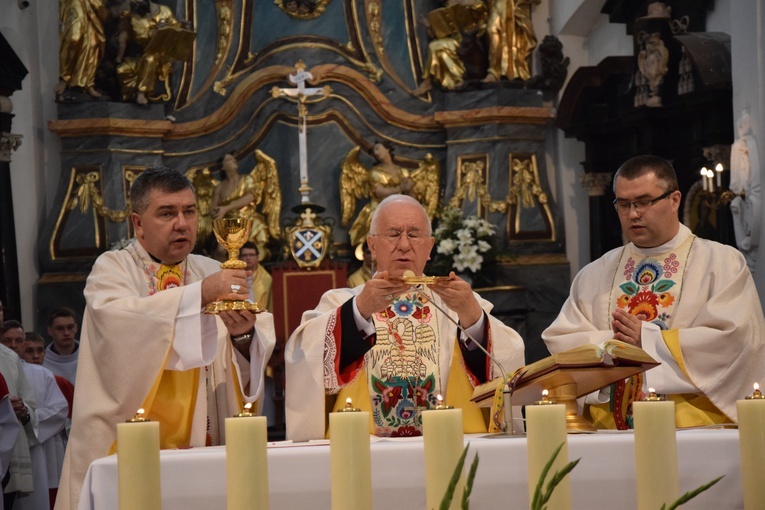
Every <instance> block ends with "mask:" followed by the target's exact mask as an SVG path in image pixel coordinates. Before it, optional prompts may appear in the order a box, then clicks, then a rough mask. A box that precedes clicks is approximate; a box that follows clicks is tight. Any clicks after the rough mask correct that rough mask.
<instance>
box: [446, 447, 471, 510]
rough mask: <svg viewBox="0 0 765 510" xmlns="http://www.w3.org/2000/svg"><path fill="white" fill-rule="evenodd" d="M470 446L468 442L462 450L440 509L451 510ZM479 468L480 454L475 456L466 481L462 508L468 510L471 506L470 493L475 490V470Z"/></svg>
mask: <svg viewBox="0 0 765 510" xmlns="http://www.w3.org/2000/svg"><path fill="white" fill-rule="evenodd" d="M469 447H470V444H469V443H468V444H467V446H465V449H464V450H462V455H460V458H459V460H458V461H457V465H456V466H455V467H454V473H452V477H451V478H450V479H449V485H448V486H447V487H446V492H444V497H443V499H441V505H440V506H439V507H438V508H439V510H449V506H450V505H451V504H452V499H453V498H454V491H455V489H456V488H457V483H458V482H459V480H460V476H462V466H464V465H465V456H467V451H468V448H469ZM477 469H478V454H476V456H475V457H474V458H473V463H472V464H471V465H470V472H469V473H468V477H467V480H466V481H465V490H464V491H463V492H462V501H461V503H460V508H461V509H462V510H468V509H469V508H470V493H471V492H472V491H473V480H474V479H475V472H476V470H477Z"/></svg>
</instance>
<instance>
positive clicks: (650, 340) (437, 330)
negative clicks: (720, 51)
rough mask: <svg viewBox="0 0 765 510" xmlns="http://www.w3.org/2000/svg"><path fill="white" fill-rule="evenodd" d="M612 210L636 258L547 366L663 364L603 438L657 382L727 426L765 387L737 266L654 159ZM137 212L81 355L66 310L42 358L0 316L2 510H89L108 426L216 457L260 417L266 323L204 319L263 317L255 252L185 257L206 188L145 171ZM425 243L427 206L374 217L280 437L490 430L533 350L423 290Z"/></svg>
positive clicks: (602, 282) (289, 379) (333, 297)
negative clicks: (599, 357)
mask: <svg viewBox="0 0 765 510" xmlns="http://www.w3.org/2000/svg"><path fill="white" fill-rule="evenodd" d="M614 193H615V196H616V199H615V200H614V208H615V210H616V214H617V215H618V217H619V220H620V222H621V226H622V231H623V235H624V237H625V240H626V243H625V245H624V246H622V247H620V248H618V249H615V250H613V251H611V252H609V253H607V254H605V255H604V256H603V257H602V258H600V259H598V260H596V261H594V262H592V263H591V264H589V265H588V266H586V267H585V268H584V269H583V270H582V271H581V272H580V273H579V274H578V275H577V276H576V278H575V279H574V281H573V284H572V288H571V294H570V297H569V299H568V300H567V301H566V303H565V304H564V306H563V308H562V310H561V312H560V315H559V316H558V318H557V319H556V320H555V321H554V322H553V324H552V325H551V326H550V327H549V328H547V330H546V331H545V332H544V333H543V339H544V341H545V342H546V344H547V346H548V349H549V350H550V351H551V352H553V353H556V352H560V351H564V350H567V349H571V348H573V347H577V346H579V345H583V344H588V343H590V344H601V343H603V342H605V341H607V340H610V339H617V340H621V341H624V342H628V343H630V344H633V345H635V346H638V347H642V348H643V349H644V350H646V351H647V352H648V353H649V354H651V355H652V356H653V357H655V358H656V359H657V360H659V361H661V365H659V366H658V367H655V368H652V369H650V370H649V371H647V372H646V373H645V374H642V375H641V376H639V377H635V378H631V379H629V380H626V381H623V382H621V383H619V384H617V389H618V387H619V385H621V389H618V391H616V392H614V394H613V395H612V394H611V389H610V388H604V389H603V390H600V391H597V392H595V393H593V394H591V395H588V396H587V397H586V398H585V399H583V400H582V402H581V404H582V406H583V408H584V411H585V413H586V414H587V415H588V417H589V418H590V419H591V420H592V421H593V422H594V423H595V424H596V425H597V426H598V427H601V428H628V427H630V426H631V424H632V420H631V403H632V402H633V401H634V400H635V399H637V398H640V396H641V395H642V393H644V392H645V391H646V389H647V387H648V385H649V384H650V386H651V387H652V388H655V389H656V391H657V392H658V393H661V394H665V395H667V397H668V398H669V399H671V400H673V401H675V403H676V422H677V425H678V426H679V427H691V426H698V425H708V424H719V423H735V422H736V420H737V416H736V407H735V401H736V399H737V398H739V397H740V396H741V395H744V394H746V393H747V390H751V387H750V386H749V385H750V384H751V381H757V380H765V351H764V350H763V349H765V348H764V347H763V343H762V341H761V339H760V337H759V332H760V331H763V330H765V319H763V313H762V308H761V305H760V301H759V299H758V296H757V292H756V289H755V286H754V282H753V279H752V276H751V274H750V273H749V270H748V269H747V265H746V263H745V260H744V258H743V256H742V255H741V254H740V253H739V252H738V251H737V250H735V249H733V248H731V247H728V246H723V245H720V244H718V243H715V242H712V241H707V240H703V239H699V238H697V237H696V236H694V235H693V234H692V233H691V232H690V230H689V229H688V228H687V227H685V226H684V225H682V224H681V223H680V220H679V214H678V210H679V207H680V201H681V192H680V191H679V188H678V183H677V177H676V175H675V172H674V169H673V168H672V166H671V164H670V163H668V162H667V161H665V160H663V159H661V158H658V157H654V156H638V157H635V158H632V159H630V160H628V161H627V162H625V163H624V164H623V165H622V166H621V167H620V168H619V170H618V171H617V172H616V175H615V178H614ZM130 200H131V203H132V207H133V212H132V214H131V221H132V223H133V226H134V229H135V233H136V240H135V242H133V243H132V244H131V245H129V246H128V247H126V248H123V249H121V250H119V251H110V252H107V253H104V254H102V255H101V256H100V257H99V258H98V259H97V260H96V262H95V264H94V266H93V268H92V271H91V273H90V275H89V277H88V279H87V283H86V286H85V291H84V295H85V300H86V308H85V311H84V316H83V318H82V330H81V331H80V334H79V340H78V331H79V327H78V324H77V317H76V315H75V313H74V312H73V311H72V310H70V309H67V308H59V309H57V310H55V311H54V312H53V313H52V314H51V315H50V318H49V322H48V330H47V335H48V336H49V337H50V342H49V344H48V346H47V348H46V347H44V341H43V339H42V338H41V337H40V336H39V335H38V334H36V333H35V332H31V331H25V330H24V328H23V327H22V325H21V324H20V323H19V322H16V321H14V320H6V321H4V322H3V321H2V307H1V306H0V323H1V324H2V327H1V328H0V340H1V342H0V343H2V345H0V474H2V475H3V491H4V501H3V503H4V507H5V508H6V509H9V508H14V509H18V508H22V509H23V508H35V509H42V508H49V507H51V506H52V505H53V504H54V503H53V502H54V500H55V508H56V509H62V510H65V509H72V508H77V506H78V501H79V499H80V491H81V488H82V483H83V479H84V477H85V473H86V471H87V469H88V466H89V465H90V463H91V462H92V461H94V460H96V459H98V458H100V457H104V456H107V455H109V454H111V453H114V452H115V451H116V450H117V448H118V445H117V444H116V424H117V423H120V422H124V421H125V420H127V419H129V418H131V417H132V416H133V414H134V413H135V411H136V410H137V409H139V408H143V409H144V410H145V413H146V415H147V416H148V417H149V418H150V419H151V420H156V421H158V422H159V423H160V444H161V448H163V449H167V448H183V447H189V446H199V447H201V446H209V445H216V444H223V443H224V442H225V437H224V427H223V420H224V419H225V418H226V417H228V416H232V415H233V414H235V413H236V412H238V410H240V409H241V406H242V405H243V404H244V403H245V402H250V403H253V404H254V405H255V409H256V410H257V412H259V413H261V414H267V413H268V404H267V402H268V398H267V395H265V393H267V392H268V388H269V384H268V381H267V378H266V377H265V376H266V364H267V362H268V360H269V358H270V356H271V353H272V350H273V348H274V345H275V333H274V326H273V316H272V315H271V313H269V311H264V312H263V313H257V314H256V313H253V312H250V311H247V310H243V311H224V312H221V313H220V314H218V315H212V314H204V313H201V310H203V309H204V307H205V305H207V304H209V303H211V302H213V301H219V300H242V299H248V298H249V299H253V300H256V301H257V302H258V303H259V304H260V305H261V307H265V308H266V309H267V310H269V309H270V306H271V305H270V303H271V299H272V298H271V297H270V276H268V273H267V272H266V271H265V270H264V269H263V267H262V266H261V265H259V263H258V262H259V260H258V249H257V246H255V245H245V246H244V247H243V249H242V253H241V255H242V259H243V260H245V261H246V262H247V268H246V269H221V268H220V264H218V263H217V262H216V261H214V260H212V259H208V258H206V257H203V256H200V255H195V254H192V253H191V251H192V249H193V247H194V245H195V242H196V228H197V210H196V203H195V197H194V190H193V187H192V186H191V183H190V182H189V181H188V180H187V179H186V178H185V177H184V176H183V175H182V174H180V173H178V172H175V171H172V170H168V169H162V168H157V169H148V170H146V171H144V172H143V173H141V175H140V176H139V177H138V178H137V179H136V181H135V182H134V184H133V186H132V188H131V191H130ZM433 244H434V238H433V236H432V227H431V222H430V219H429V217H428V215H427V212H426V210H425V209H424V208H423V207H422V205H421V204H420V203H419V202H418V201H417V200H415V199H414V198H411V197H409V196H406V195H392V196H390V197H387V198H385V199H384V200H382V201H381V202H380V203H379V205H378V206H377V208H376V209H375V211H374V213H373V215H372V218H371V223H370V228H369V233H368V235H367V238H366V253H365V255H366V257H365V265H364V267H362V268H361V269H360V270H359V271H358V272H357V273H356V274H354V275H353V276H352V278H351V279H350V281H349V284H348V288H338V289H334V290H331V291H329V292H327V293H326V294H325V295H324V296H323V297H322V299H321V301H320V303H319V304H318V305H317V306H316V308H315V309H314V310H309V311H306V312H305V313H304V314H303V318H302V322H301V325H300V326H299V327H298V328H297V329H296V330H295V331H294V332H293V333H292V335H291V337H290V339H289V340H288V342H287V344H286V347H285V352H284V357H285V364H286V377H285V379H286V395H285V397H286V401H285V406H286V409H285V411H286V428H287V430H286V434H287V438H288V439H291V440H294V441H306V440H311V439H323V438H325V437H327V436H328V435H329V433H330V432H331V431H329V430H327V420H326V415H327V413H328V412H330V411H331V410H333V409H336V408H338V407H339V406H342V405H343V404H344V403H345V398H346V397H350V398H352V399H353V404H354V406H355V407H357V408H360V409H365V410H368V411H371V412H370V423H369V430H370V434H373V435H378V436H394V437H395V436H417V435H421V434H422V418H421V412H420V411H421V410H423V409H428V408H431V407H433V406H435V405H437V400H438V396H439V395H443V396H444V398H448V400H449V403H450V404H451V405H453V406H455V407H458V408H461V409H462V410H463V428H464V431H465V432H473V433H474V432H486V431H487V430H488V428H487V426H488V423H487V420H486V418H487V417H486V416H485V415H484V413H482V412H481V410H480V409H478V408H477V407H475V406H474V405H473V404H472V403H470V402H469V398H470V396H471V395H472V390H473V388H474V387H475V386H476V385H478V384H481V383H483V382H486V381H488V380H491V379H493V378H495V377H498V376H499V375H500V373H502V372H503V371H504V373H507V374H511V373H513V372H514V371H515V370H516V369H518V368H520V367H521V366H522V365H523V363H524V341H523V339H522V338H521V336H520V335H519V334H518V333H517V332H516V331H514V330H513V329H512V328H510V327H508V326H507V325H505V324H504V323H502V322H501V321H500V320H498V319H497V318H495V317H494V316H492V314H491V311H492V304H491V303H490V302H488V301H487V300H485V299H483V298H481V296H479V295H478V294H477V293H476V292H474V291H473V289H472V288H471V286H470V284H469V283H468V282H466V281H464V280H462V279H461V278H459V277H458V276H456V275H455V274H454V273H453V272H452V273H450V274H449V275H442V276H444V277H442V278H438V279H436V280H435V282H432V283H431V282H430V281H429V282H428V284H427V285H425V284H422V283H418V280H417V278H418V277H422V276H423V275H424V274H425V271H426V264H427V262H428V260H429V259H430V254H431V251H432V249H433ZM412 277H414V280H412ZM260 300H262V303H261V301H260ZM484 351H487V352H489V353H490V356H487V355H486V354H485V353H484ZM498 365H499V366H498ZM73 394H74V398H72V395H73ZM64 445H66V453H65V454H64Z"/></svg>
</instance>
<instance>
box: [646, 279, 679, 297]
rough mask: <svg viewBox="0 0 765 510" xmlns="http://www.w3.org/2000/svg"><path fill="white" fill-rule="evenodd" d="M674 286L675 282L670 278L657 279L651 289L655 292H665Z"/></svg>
mask: <svg viewBox="0 0 765 510" xmlns="http://www.w3.org/2000/svg"><path fill="white" fill-rule="evenodd" d="M674 286H675V282H673V281H672V280H659V281H658V282H656V283H655V284H654V285H653V286H652V287H651V290H652V291H653V292H655V293H656V294H659V293H661V292H667V291H668V290H669V289H671V288H672V287H674Z"/></svg>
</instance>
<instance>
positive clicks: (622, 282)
mask: <svg viewBox="0 0 765 510" xmlns="http://www.w3.org/2000/svg"><path fill="white" fill-rule="evenodd" d="M695 240H696V236H694V235H690V236H688V237H687V239H685V241H684V242H683V243H682V244H680V245H679V246H677V247H676V248H675V249H673V250H670V251H668V252H665V253H662V254H657V255H651V256H644V255H642V254H640V253H639V252H638V251H637V250H636V248H635V246H634V244H632V243H630V244H628V245H627V246H625V247H624V250H623V252H622V257H621V259H620V261H619V264H618V266H617V271H616V274H615V275H614V283H613V285H612V288H611V294H610V298H609V310H608V317H609V318H610V317H611V316H612V315H611V314H612V313H613V311H614V310H615V309H616V308H621V309H624V310H626V311H627V312H629V313H630V314H632V315H635V316H637V317H639V318H640V319H641V320H642V321H644V322H650V323H653V324H655V325H657V326H658V327H659V328H661V330H662V335H663V337H664V338H665V342H666V339H667V338H670V337H672V336H673V335H674V336H675V337H676V336H677V331H676V330H675V331H673V332H672V334H669V333H670V330H672V323H673V318H674V316H675V309H676V307H677V305H678V303H679V302H680V298H681V295H682V290H683V277H684V275H685V269H686V264H687V262H688V255H689V253H690V250H691V248H692V246H693V243H694V241H695ZM674 354H676V355H677V356H678V357H677V358H676V359H677V360H678V362H679V363H682V356H681V354H680V351H679V349H678V350H677V351H676V353H674ZM644 386H645V384H644V376H643V374H638V375H636V376H633V377H631V378H629V379H626V380H624V381H619V382H617V383H615V384H613V385H611V400H610V402H609V403H608V404H602V405H596V406H591V407H590V409H589V418H590V419H591V420H592V421H593V422H594V423H595V425H596V427H598V428H617V429H621V430H625V429H631V428H634V422H633V416H632V403H633V402H635V401H636V400H642V399H643V398H644V396H645V393H644V391H645V388H644ZM667 398H669V399H670V400H674V401H675V402H676V409H677V411H678V412H677V414H678V416H687V415H688V414H690V416H688V418H690V420H686V419H682V418H678V420H677V421H678V426H682V423H684V422H685V421H690V423H696V422H697V420H698V419H701V418H702V417H703V416H705V415H706V418H705V420H709V422H710V423H725V422H728V421H729V419H728V418H727V417H726V416H725V415H724V414H723V413H722V412H720V411H719V410H718V409H717V408H716V407H715V406H714V405H712V403H711V402H709V399H707V398H705V397H703V396H702V395H694V394H688V395H671V396H668V397H667ZM689 402H690V403H689Z"/></svg>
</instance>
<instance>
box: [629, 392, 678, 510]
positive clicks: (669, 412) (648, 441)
mask: <svg viewBox="0 0 765 510" xmlns="http://www.w3.org/2000/svg"><path fill="white" fill-rule="evenodd" d="M650 392H651V396H649V397H648V399H651V398H654V399H657V400H645V401H642V402H634V403H633V404H632V406H633V407H632V409H633V415H634V419H635V478H636V481H637V503H638V504H637V507H638V510H656V509H657V508H661V505H663V504H665V503H666V505H667V506H669V505H671V504H672V503H674V502H675V501H676V500H677V498H678V497H679V495H680V481H679V475H678V469H677V437H676V427H675V403H674V402H671V401H663V400H658V397H656V393H655V392H654V390H653V389H651V390H650Z"/></svg>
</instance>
